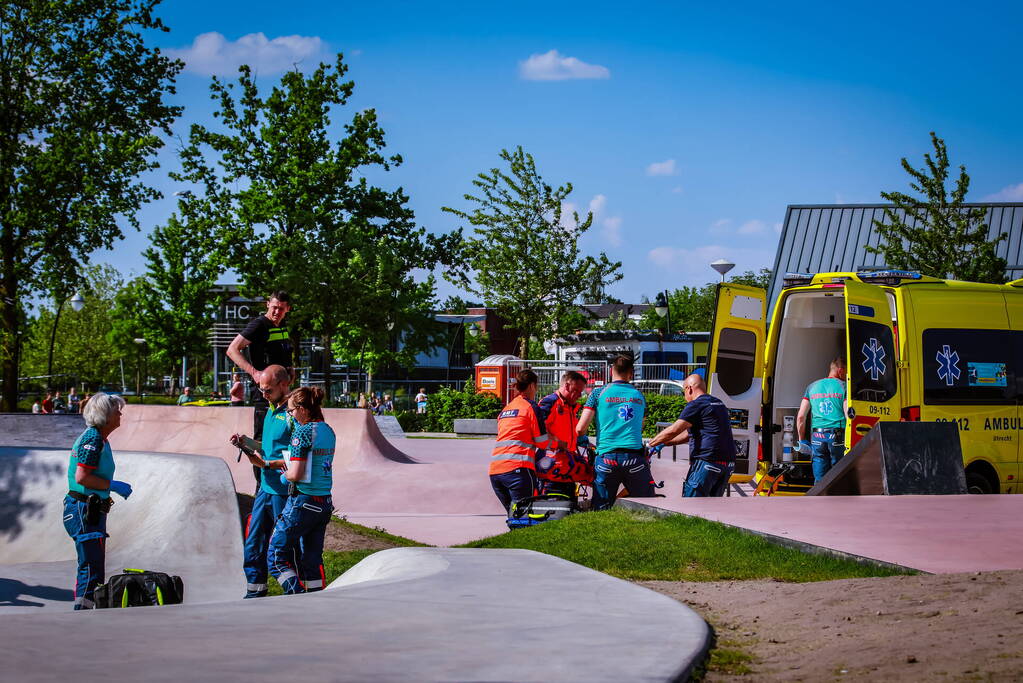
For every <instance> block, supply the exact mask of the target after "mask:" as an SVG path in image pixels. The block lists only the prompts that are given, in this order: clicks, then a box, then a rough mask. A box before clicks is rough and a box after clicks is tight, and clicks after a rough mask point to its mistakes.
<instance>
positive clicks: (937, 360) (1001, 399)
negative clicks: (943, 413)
mask: <svg viewBox="0 0 1023 683" xmlns="http://www.w3.org/2000/svg"><path fill="white" fill-rule="evenodd" d="M922 341H923V355H924V357H923V376H924V377H923V379H924V403H926V404H928V405H964V404H1005V403H1013V402H1015V400H1016V394H1017V388H1016V382H1017V379H1016V377H1017V371H1018V368H1017V367H1016V366H1017V364H1018V360H1019V359H1018V358H1016V356H1017V355H1018V354H1019V352H1020V349H1021V348H1023V333H1020V332H1011V331H1009V330H973V329H930V330H924V333H923V339H922Z"/></svg>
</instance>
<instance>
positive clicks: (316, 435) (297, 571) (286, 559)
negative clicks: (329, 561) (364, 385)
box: [267, 387, 336, 594]
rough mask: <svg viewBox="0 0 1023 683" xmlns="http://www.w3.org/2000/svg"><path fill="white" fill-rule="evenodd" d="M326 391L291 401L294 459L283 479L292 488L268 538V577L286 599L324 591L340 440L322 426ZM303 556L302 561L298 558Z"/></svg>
mask: <svg viewBox="0 0 1023 683" xmlns="http://www.w3.org/2000/svg"><path fill="white" fill-rule="evenodd" d="M322 403H323V390H322V389H320V388H313V387H299V388H298V389H296V390H295V391H293V392H291V395H290V396H289V397H288V413H289V414H290V415H291V416H292V418H293V419H294V420H295V422H296V423H297V424H296V425H295V430H294V432H293V433H292V436H291V457H290V460H289V463H288V469H287V471H286V472H285V473H284V474H282V475H281V477H282V478H284V479H285V480H286V481H289V482H291V483H292V484H293V485H294V489H293V494H292V495H291V496H290V497H289V498H288V503H287V505H285V506H284V511H283V512H282V513H281V516H280V517H279V518H278V519H277V525H276V526H275V527H274V531H273V535H272V536H271V537H270V552H269V555H268V560H267V561H268V565H269V570H270V573H271V574H272V575H273V577H274V578H275V579H277V582H278V583H280V584H281V588H283V589H284V592H285V593H287V594H292V593H310V592H313V591H319V590H323V583H324V581H325V580H326V577H325V576H324V572H323V537H324V535H325V534H326V533H327V524H329V523H330V515H331V514H332V513H333V511H334V503H333V500H332V499H331V497H330V489H331V486H332V485H333V476H332V467H333V461H334V447H335V445H336V438H335V436H334V430H332V429H331V428H330V425H328V424H327V423H326V422H324V421H323V409H322V408H321V404H322ZM299 550H301V553H300V554H301V559H299V560H298V561H296V560H295V559H294V558H295V555H296V554H298V551H299Z"/></svg>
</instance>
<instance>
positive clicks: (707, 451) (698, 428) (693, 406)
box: [647, 374, 735, 498]
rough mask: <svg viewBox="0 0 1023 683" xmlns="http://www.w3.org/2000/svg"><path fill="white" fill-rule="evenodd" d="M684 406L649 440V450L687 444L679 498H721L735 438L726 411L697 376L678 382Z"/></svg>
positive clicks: (731, 465) (731, 466)
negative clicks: (683, 395)
mask: <svg viewBox="0 0 1023 683" xmlns="http://www.w3.org/2000/svg"><path fill="white" fill-rule="evenodd" d="M682 391H683V392H684V393H685V397H686V401H687V403H686V407H685V408H683V409H682V413H681V414H680V415H679V416H678V419H677V420H675V422H673V423H672V424H671V425H669V426H667V427H665V428H664V429H663V430H661V432H660V433H659V434H658V435H657V436H655V437H654V438H652V439H650V442H649V443H648V444H647V446H649V447H650V448H656V447H657V446H670V445H672V444H680V443H686V442H687V441H688V442H689V472H688V474H686V480H685V483H684V484H683V485H682V497H683V498H704V497H720V496H723V495H725V489H727V488H728V480H729V478H730V477H731V476H732V472H734V471H735V438H734V437H733V436H732V424H731V421H730V420H729V416H728V408H727V407H726V406H725V404H724V403H722V402H721V400H720V399H718V398H716V397H714V396H711V395H710V394H708V393H707V385H706V384H705V383H704V381H703V378H702V377H700V376H699V375H695V374H694V375H689V376H688V377H686V378H685V381H683V382H682Z"/></svg>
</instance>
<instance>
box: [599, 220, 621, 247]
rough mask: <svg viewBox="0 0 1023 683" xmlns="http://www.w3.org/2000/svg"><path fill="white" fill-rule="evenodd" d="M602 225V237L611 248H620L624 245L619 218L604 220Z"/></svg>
mask: <svg viewBox="0 0 1023 683" xmlns="http://www.w3.org/2000/svg"><path fill="white" fill-rule="evenodd" d="M602 225H603V226H604V229H603V230H601V233H602V234H603V235H604V239H605V240H607V243H608V244H610V245H611V246H612V247H620V246H622V244H624V243H625V240H624V239H622V217H621V216H611V217H610V218H605V219H604V221H603V223H602Z"/></svg>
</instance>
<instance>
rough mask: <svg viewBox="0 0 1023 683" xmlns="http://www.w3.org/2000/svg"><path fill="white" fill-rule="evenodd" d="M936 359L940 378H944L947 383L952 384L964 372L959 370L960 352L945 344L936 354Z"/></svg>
mask: <svg viewBox="0 0 1023 683" xmlns="http://www.w3.org/2000/svg"><path fill="white" fill-rule="evenodd" d="M935 360H937V361H938V379H943V380H945V384H946V385H948V386H952V385H953V384H954V383H955V381H956V380H957V379H959V375H960V374H962V373H960V371H959V354H958V353H956V352H955V351H954V350H952V349H951V348H950V347H949V345H948V344H945V345H943V346H942V347H941V351H939V352H938V354H937V355H936V356H935Z"/></svg>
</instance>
